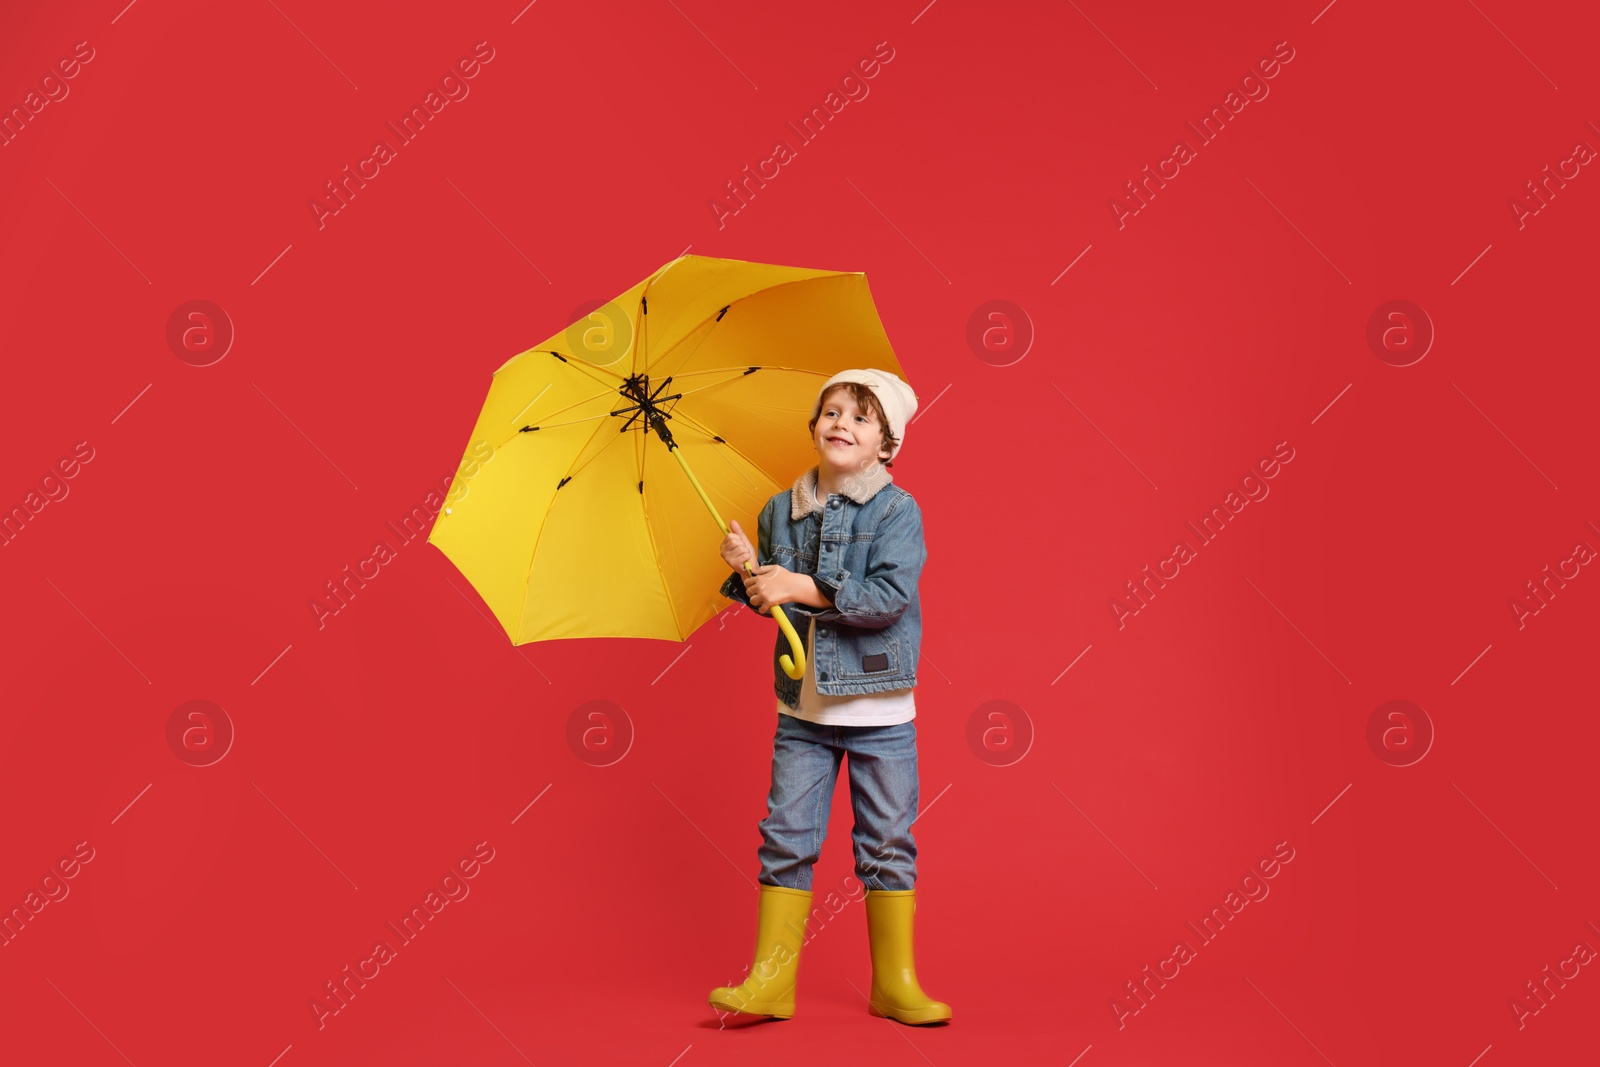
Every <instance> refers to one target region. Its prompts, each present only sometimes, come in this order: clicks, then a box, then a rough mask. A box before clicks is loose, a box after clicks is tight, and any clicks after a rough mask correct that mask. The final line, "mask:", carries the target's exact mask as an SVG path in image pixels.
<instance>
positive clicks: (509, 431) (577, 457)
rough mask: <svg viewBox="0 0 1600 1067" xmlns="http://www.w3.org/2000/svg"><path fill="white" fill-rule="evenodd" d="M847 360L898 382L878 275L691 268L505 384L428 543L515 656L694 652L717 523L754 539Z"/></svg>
mask: <svg viewBox="0 0 1600 1067" xmlns="http://www.w3.org/2000/svg"><path fill="white" fill-rule="evenodd" d="M849 366H870V367H878V368H880V369H883V370H887V371H890V372H892V373H894V374H896V375H901V376H902V377H903V375H902V374H901V370H900V365H899V362H898V361H897V360H896V358H895V355H894V352H893V350H892V349H891V347H890V345H889V339H888V337H887V336H886V335H885V333H884V329H883V323H882V322H881V321H880V320H879V318H878V312H877V308H876V307H875V306H874V304H873V301H872V295H871V293H870V291H869V290H868V287H867V277H866V275H865V274H864V273H862V272H859V271H857V272H846V271H825V270H808V269H803V268H799V267H787V266H780V265H777V264H767V263H747V262H743V261H740V260H732V259H714V258H710V257H706V256H680V257H679V258H678V259H675V260H673V261H672V262H671V263H668V264H667V265H666V266H664V267H662V268H661V269H660V270H659V271H657V272H655V273H654V274H652V275H651V276H650V277H648V278H646V279H644V280H643V281H641V282H639V284H637V285H635V286H633V288H631V289H629V290H628V291H627V292H625V293H623V294H621V295H620V296H618V297H617V298H616V299H615V300H613V301H612V302H611V303H609V304H607V305H605V306H604V307H602V308H600V309H598V310H597V311H595V312H593V313H591V314H590V315H589V316H586V317H585V319H583V320H581V321H580V322H577V323H573V324H572V325H571V326H569V327H568V328H567V329H565V330H563V331H562V332H560V333H558V334H556V335H555V336H553V337H551V338H549V339H547V340H545V341H543V342H542V343H540V344H538V345H536V346H534V347H533V348H530V349H528V350H527V351H526V352H521V353H518V354H517V355H515V356H513V357H512V358H511V359H509V360H507V361H506V362H505V363H504V364H503V365H502V366H501V367H500V368H499V369H498V370H496V371H495V372H494V376H493V381H492V382H491V384H490V386H489V394H488V397H487V399H486V400H485V401H484V405H483V410H482V411H481V412H480V413H479V415H478V421H477V425H476V426H474V427H473V430H472V437H471V440H470V441H469V443H468V445H467V450H466V453H465V456H464V458H463V460H462V462H461V465H460V467H459V468H458V470H457V473H456V476H455V479H454V481H453V482H452V484H451V487H450V491H449V493H448V495H447V497H446V500H445V508H444V511H443V512H441V514H440V515H439V518H438V520H437V521H436V522H435V524H434V527H433V531H432V533H430V534H429V536H428V542H429V543H430V544H433V545H437V546H438V547H439V549H440V551H442V552H443V553H444V554H445V555H446V556H448V557H449V559H450V561H451V562H452V563H454V564H455V565H456V567H457V568H458V569H459V570H460V571H461V573H462V574H463V575H464V576H465V577H466V578H467V580H468V581H469V582H471V583H472V585H473V588H475V589H476V590H477V591H478V594H479V595H480V596H481V597H483V600H484V602H485V603H486V604H488V606H489V608H490V610H491V611H493V612H494V615H495V617H496V618H497V619H498V620H499V621H500V625H501V626H503V627H504V628H505V631H506V634H507V635H508V636H509V637H510V639H511V642H512V644H524V643H526V642H530V641H549V640H556V639H559V638H569V637H648V638H658V639H661V640H670V641H682V640H684V639H686V638H687V637H688V636H689V635H690V634H691V633H693V632H694V631H695V630H696V629H697V628H698V627H699V626H700V625H701V624H702V623H704V622H705V621H706V620H707V619H709V618H711V617H712V616H713V615H715V614H716V613H717V612H719V611H721V610H722V609H723V608H725V607H726V606H727V601H726V600H724V599H723V598H722V597H721V596H719V595H718V594H717V589H718V587H719V586H720V585H721V583H722V580H723V578H725V577H726V576H727V567H726V565H725V564H724V563H723V562H722V560H721V558H720V557H719V556H718V554H717V552H716V545H717V542H719V541H720V540H721V538H722V527H723V522H722V519H721V516H720V512H724V511H725V512H726V513H728V514H729V515H731V516H732V517H734V518H741V519H746V521H745V522H743V523H742V524H741V525H744V526H745V527H746V528H747V529H748V532H749V534H750V537H751V542H752V544H754V542H755V533H756V531H755V529H754V523H753V518H754V516H755V515H756V514H757V513H758V512H759V511H760V510H761V507H762V506H763V505H764V504H765V503H766V501H767V499H768V498H769V497H771V496H772V495H773V494H774V493H776V492H778V491H779V490H780V489H784V488H787V487H788V486H789V485H790V484H792V483H793V481H794V479H795V477H796V476H797V475H798V474H799V473H800V472H801V471H803V470H806V469H807V468H809V467H810V466H812V465H813V464H815V463H816V462H817V456H816V450H815V447H814V445H813V444H812V439H811V436H810V434H809V433H808V432H807V429H806V422H807V420H809V419H810V417H811V409H812V407H813V405H814V404H815V402H816V398H817V390H818V389H819V388H821V386H822V383H823V382H824V381H826V380H827V379H828V378H829V377H831V376H832V375H833V374H835V373H837V372H838V371H839V370H842V369H843V368H845V367H849ZM669 441H670V442H671V446H672V447H675V448H676V449H677V450H678V454H677V456H676V457H675V456H673V455H672V454H671V453H670V452H669V445H668V442H669ZM680 461H681V462H680ZM690 469H692V471H693V472H694V473H693V474H692V475H691V474H690V473H689V470H690ZM696 482H698V483H699V485H698V487H697V485H696V484H695V483H696ZM702 492H703V493H704V496H702V495H701V494H702ZM708 505H712V506H714V508H715V509H716V510H711V508H710V507H708ZM747 517H748V518H747Z"/></svg>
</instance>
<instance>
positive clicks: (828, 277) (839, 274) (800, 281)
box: [640, 271, 883, 377]
mask: <svg viewBox="0 0 1600 1067" xmlns="http://www.w3.org/2000/svg"><path fill="white" fill-rule="evenodd" d="M852 275H861V276H862V277H863V278H864V277H865V274H863V272H861V271H832V272H830V273H828V274H820V275H813V276H811V277H809V278H792V279H790V280H789V281H786V282H777V283H775V284H773V285H765V286H762V287H761V288H760V289H757V290H755V291H754V292H750V293H745V294H744V295H743V296H736V297H734V298H733V299H732V300H730V301H728V302H727V303H726V304H724V305H723V306H722V307H720V308H718V309H717V321H718V322H720V321H721V320H722V315H723V314H725V313H726V312H728V311H730V310H731V309H732V308H733V306H734V305H735V304H737V303H739V302H740V301H742V300H748V299H750V298H751V297H753V296H759V295H761V294H763V293H770V292H772V291H773V290H774V289H782V288H784V287H785V286H789V285H805V284H806V283H808V282H822V281H832V280H834V279H836V278H845V277H850V276H852ZM657 277H659V275H658V276H657ZM650 281H651V282H652V283H653V282H654V281H655V279H654V278H652V279H650ZM640 295H641V297H643V298H646V299H648V297H649V295H650V285H649V284H648V283H647V284H646V285H645V287H644V290H643V291H642V292H641V294H640ZM873 311H874V314H876V311H877V309H876V308H874V309H873ZM710 318H711V316H710V315H709V314H708V315H706V318H705V320H702V321H701V322H700V324H699V325H698V326H696V327H695V328H694V329H693V330H691V331H689V332H688V333H685V334H684V335H683V337H682V338H680V339H679V340H677V341H674V342H673V343H672V344H670V345H668V346H667V349H666V351H664V352H662V353H661V355H660V356H658V357H657V358H656V359H655V360H654V361H652V360H651V359H650V358H649V357H648V356H647V357H646V358H645V370H646V371H647V372H648V371H649V370H650V369H651V368H652V367H653V366H654V365H655V363H659V362H661V361H662V360H664V359H666V358H667V357H668V356H670V355H672V353H673V350H674V349H676V348H677V347H678V346H680V345H682V344H683V342H684V341H685V340H688V339H689V338H690V337H692V336H694V335H695V334H696V333H699V332H700V327H701V326H704V325H705V324H706V320H709V319H710ZM878 324H879V326H882V324H883V320H882V318H881V317H880V318H879V320H878ZM702 340H703V339H702ZM696 347H698V346H696ZM689 354H690V355H691V356H692V355H694V353H692V352H691V353H689ZM674 377H676V375H674Z"/></svg>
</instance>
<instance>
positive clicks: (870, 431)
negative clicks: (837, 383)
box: [813, 388, 886, 474]
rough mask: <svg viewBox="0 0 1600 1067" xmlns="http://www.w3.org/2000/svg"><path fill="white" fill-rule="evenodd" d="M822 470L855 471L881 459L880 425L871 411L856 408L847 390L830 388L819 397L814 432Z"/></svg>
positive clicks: (881, 435)
mask: <svg viewBox="0 0 1600 1067" xmlns="http://www.w3.org/2000/svg"><path fill="white" fill-rule="evenodd" d="M813 436H814V437H815V441H814V443H815V444H816V446H817V455H818V456H819V457H820V459H821V462H822V464H823V469H824V470H830V469H831V470H832V471H833V472H834V473H836V474H847V473H848V474H856V473H859V472H861V471H864V470H866V469H868V468H869V467H871V466H872V464H873V461H874V460H875V459H876V460H878V461H882V460H883V459H884V458H886V457H885V456H884V455H883V451H884V450H883V448H882V445H883V426H882V425H881V424H880V423H879V422H878V420H877V418H876V417H875V416H874V415H873V414H872V412H871V411H869V410H867V409H866V408H864V407H858V406H857V405H856V402H855V398H854V397H852V396H851V395H850V391H849V390H848V389H839V388H835V389H831V390H829V392H828V395H827V396H825V397H823V398H822V410H821V412H819V413H818V415H817V428H816V431H815V433H814V435H813Z"/></svg>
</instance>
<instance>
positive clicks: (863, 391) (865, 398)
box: [806, 382, 899, 467]
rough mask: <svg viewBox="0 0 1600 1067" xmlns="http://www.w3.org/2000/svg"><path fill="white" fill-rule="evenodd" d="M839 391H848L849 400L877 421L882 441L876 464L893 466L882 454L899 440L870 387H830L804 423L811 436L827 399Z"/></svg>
mask: <svg viewBox="0 0 1600 1067" xmlns="http://www.w3.org/2000/svg"><path fill="white" fill-rule="evenodd" d="M840 389H845V390H848V391H849V393H850V397H851V399H853V400H854V401H855V402H856V407H858V408H860V409H861V410H863V411H865V412H867V413H868V414H869V415H871V416H872V417H873V418H874V419H876V420H878V428H879V429H880V430H881V431H882V433H883V440H882V441H881V442H879V444H878V457H877V458H878V462H880V463H882V464H883V465H884V466H885V467H892V466H894V463H893V462H892V461H889V460H885V459H884V458H883V453H885V452H887V451H890V450H891V449H893V448H894V446H895V445H896V444H897V443H898V440H899V439H898V438H896V437H895V435H894V434H893V433H891V432H890V430H889V416H888V415H886V414H884V411H883V405H882V404H880V403H879V402H878V394H877V393H874V392H873V391H872V389H871V387H870V386H867V385H863V384H862V383H861V382H840V383H838V384H837V385H834V386H832V387H830V388H829V389H828V391H827V392H826V393H824V394H822V400H821V401H820V402H819V403H818V404H817V413H816V414H815V415H813V416H811V421H810V422H808V423H806V429H807V430H808V431H810V432H811V433H812V434H815V433H816V432H817V420H818V419H820V418H822V413H823V412H824V411H826V410H827V407H828V397H830V396H832V395H833V394H834V393H835V392H837V391H838V390H840Z"/></svg>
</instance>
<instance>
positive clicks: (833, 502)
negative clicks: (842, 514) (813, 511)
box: [828, 500, 839, 510]
mask: <svg viewBox="0 0 1600 1067" xmlns="http://www.w3.org/2000/svg"><path fill="white" fill-rule="evenodd" d="M828 506H829V507H830V508H833V509H835V510H838V507H839V502H838V501H837V500H830V501H828Z"/></svg>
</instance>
